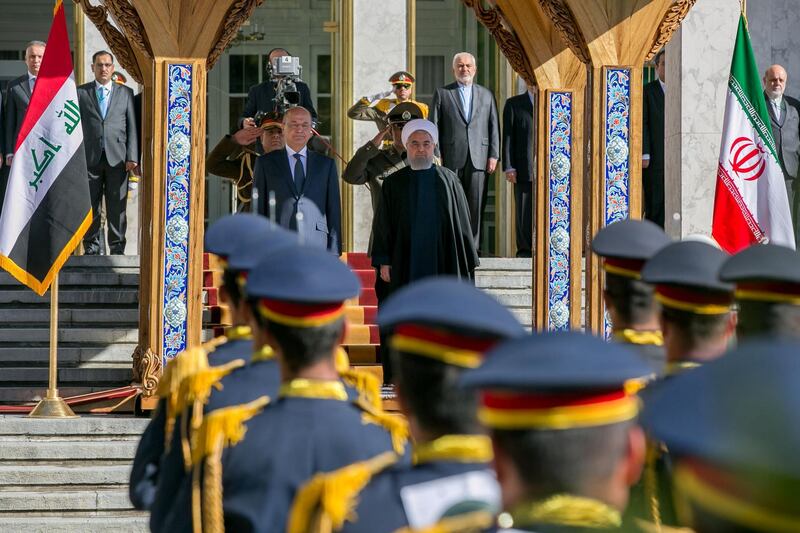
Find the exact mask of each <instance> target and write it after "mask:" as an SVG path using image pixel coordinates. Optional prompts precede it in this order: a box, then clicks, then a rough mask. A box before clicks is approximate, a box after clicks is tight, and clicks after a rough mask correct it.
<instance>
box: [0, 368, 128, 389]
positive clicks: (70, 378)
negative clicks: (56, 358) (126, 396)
mask: <svg viewBox="0 0 800 533" xmlns="http://www.w3.org/2000/svg"><path fill="white" fill-rule="evenodd" d="M131 367H132V365H131V363H125V364H122V365H118V366H115V367H112V366H100V367H97V368H93V367H87V366H82V367H80V368H59V369H58V382H59V383H60V384H69V383H93V384H95V385H100V384H104V383H105V384H109V385H127V384H128V383H130V382H131V379H133V371H132V368H131ZM48 372H49V369H48V368H47V367H42V368H13V367H12V368H3V369H2V371H0V376H2V382H4V383H15V384H22V383H28V384H34V383H40V384H43V385H46V384H47V380H48V375H49V374H48Z"/></svg>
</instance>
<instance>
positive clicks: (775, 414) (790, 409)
mask: <svg viewBox="0 0 800 533" xmlns="http://www.w3.org/2000/svg"><path fill="white" fill-rule="evenodd" d="M798 354H800V343H798V341H797V340H796V339H777V340H776V339H771V340H766V339H765V340H757V341H750V342H748V343H743V344H742V345H740V346H739V347H737V348H736V349H735V350H733V351H731V352H729V353H728V354H726V355H725V356H724V357H723V358H721V359H719V360H717V361H712V362H711V363H708V364H707V365H704V366H702V367H701V368H698V369H696V370H692V371H691V372H684V373H681V374H680V375H677V376H675V377H673V378H671V379H669V380H667V381H665V382H664V383H663V384H662V386H661V387H660V388H659V391H658V394H654V395H652V396H647V397H645V406H644V410H643V411H642V416H641V423H642V425H643V427H644V428H645V429H646V430H647V432H648V434H652V435H654V436H655V437H656V438H658V439H660V440H662V441H663V442H665V443H666V445H667V446H668V447H669V450H670V456H671V457H672V464H673V482H674V484H675V487H676V490H675V497H676V498H677V499H678V501H679V502H680V505H678V506H677V508H678V511H679V514H680V518H681V524H682V525H684V526H687V527H691V528H692V530H693V531H697V532H698V533H711V532H713V533H725V532H730V533H734V532H736V533H740V532H745V531H765V532H766V531H769V532H776V531H787V532H788V531H800V500H798V498H797V494H798V493H799V492H800V456H799V455H798V453H797V450H798V449H800V426H798V424H797V413H798V410H800V393H798V388H797V383H798V382H800V365H798V359H797V357H798Z"/></svg>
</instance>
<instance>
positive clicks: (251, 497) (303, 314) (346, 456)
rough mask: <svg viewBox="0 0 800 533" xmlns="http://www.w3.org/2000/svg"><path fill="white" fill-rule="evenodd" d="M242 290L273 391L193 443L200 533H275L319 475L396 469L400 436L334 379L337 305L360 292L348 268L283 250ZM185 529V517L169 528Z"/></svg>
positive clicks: (325, 257)
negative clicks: (376, 460)
mask: <svg viewBox="0 0 800 533" xmlns="http://www.w3.org/2000/svg"><path fill="white" fill-rule="evenodd" d="M245 290H246V292H247V295H248V298H249V299H250V305H251V314H252V316H253V323H254V324H255V325H257V330H256V334H255V337H256V344H257V345H259V346H260V345H261V344H264V343H267V344H269V345H270V346H272V348H273V349H274V351H275V354H276V357H277V360H278V363H279V366H280V373H281V385H280V387H279V390H278V394H277V396H276V397H275V398H272V399H271V402H270V404H269V405H268V406H266V407H264V403H265V401H266V400H263V399H261V400H256V401H255V402H250V403H249V404H245V405H244V406H233V407H228V408H226V409H228V410H229V413H230V417H231V418H230V419H229V420H228V419H226V416H225V415H224V414H223V416H221V417H220V420H219V423H218V424H216V425H215V426H214V427H211V428H210V430H209V431H208V432H206V436H205V437H202V438H201V441H205V443H206V444H205V446H206V449H205V450H202V447H203V445H202V444H201V453H202V454H204V455H205V456H206V460H204V461H202V463H201V464H200V466H199V470H200V476H199V478H198V482H197V484H196V485H195V486H193V487H192V493H193V494H192V498H193V499H194V500H195V501H197V500H198V499H201V500H202V502H203V506H202V513H199V514H200V516H201V517H202V522H203V530H204V531H205V530H209V528H211V530H214V529H213V528H214V527H216V526H217V525H222V524H224V527H225V529H226V530H227V531H263V532H281V533H282V532H284V531H285V528H286V520H287V515H288V512H289V507H290V505H291V503H292V500H293V498H294V493H295V491H296V490H297V488H298V487H300V486H302V484H303V483H305V482H306V481H307V480H308V479H310V478H311V477H312V476H313V475H314V474H316V473H318V472H325V471H332V470H335V469H338V468H341V467H343V466H345V465H348V464H351V463H354V462H357V461H362V460H364V459H367V458H372V457H375V456H378V455H380V454H384V455H382V456H381V457H382V458H383V459H382V460H386V461H393V460H395V457H396V452H400V453H402V452H403V451H404V445H405V439H406V438H407V431H408V430H407V427H406V426H405V424H404V423H403V421H402V420H400V419H399V418H397V417H391V416H389V415H386V414H384V413H383V412H382V411H379V410H377V409H375V407H374V405H372V404H370V403H369V402H367V401H365V400H364V399H363V398H362V397H356V398H354V397H353V395H351V394H349V393H348V391H347V389H346V387H345V383H344V382H343V381H342V379H341V378H340V376H339V374H338V373H337V369H336V363H335V361H334V358H335V354H336V351H337V348H338V345H339V343H340V342H341V340H342V338H343V337H344V331H345V318H344V311H345V303H346V301H347V300H349V299H351V298H353V297H355V296H357V295H358V294H359V292H360V290H361V287H360V283H359V281H358V278H357V277H356V276H355V274H354V273H353V272H352V271H351V270H350V269H349V267H348V266H347V265H345V264H344V263H343V262H341V261H340V260H339V259H338V258H336V257H334V256H332V255H331V254H330V253H329V252H327V251H325V250H323V249H317V248H314V247H309V246H295V247H291V248H286V249H283V250H280V251H278V252H277V253H275V254H274V255H272V256H271V257H270V258H269V259H268V260H265V261H262V262H261V263H259V264H258V265H257V266H256V267H255V268H253V269H252V270H251V272H250V274H249V276H248V279H247V284H246V289H245ZM261 409H263V410H261ZM221 411H223V412H224V411H225V409H223V410H221ZM245 431H246V435H245ZM220 443H223V444H227V445H228V446H227V447H224V448H223V447H222V446H221V445H220ZM208 445H211V448H210V449H208V448H207V446H208ZM223 466H224V468H223ZM201 488H202V489H201ZM198 493H202V496H200V495H199V494H198ZM190 530H191V519H190V517H188V516H186V517H184V520H183V521H182V522H181V523H180V524H178V525H176V526H175V527H174V529H173V531H190Z"/></svg>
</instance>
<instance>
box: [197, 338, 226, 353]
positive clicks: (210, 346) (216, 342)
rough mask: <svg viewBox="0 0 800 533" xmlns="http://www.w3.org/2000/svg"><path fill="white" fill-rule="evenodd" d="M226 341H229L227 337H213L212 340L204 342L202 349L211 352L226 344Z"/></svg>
mask: <svg viewBox="0 0 800 533" xmlns="http://www.w3.org/2000/svg"><path fill="white" fill-rule="evenodd" d="M228 340H229V339H228V337H226V336H225V335H220V336H219V337H214V338H213V339H210V340H207V341H206V342H204V343H203V348H204V349H205V350H206V352H213V351H214V350H216V349H217V348H219V347H220V346H222V345H223V344H225V343H226V342H228Z"/></svg>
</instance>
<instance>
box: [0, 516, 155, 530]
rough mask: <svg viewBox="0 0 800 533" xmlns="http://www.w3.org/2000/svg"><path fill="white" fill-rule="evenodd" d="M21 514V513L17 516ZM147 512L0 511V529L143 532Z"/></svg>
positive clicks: (146, 520) (146, 527) (147, 519)
mask: <svg viewBox="0 0 800 533" xmlns="http://www.w3.org/2000/svg"><path fill="white" fill-rule="evenodd" d="M20 515H21V516H20ZM148 521H149V515H148V514H147V513H140V512H132V511H131V512H129V513H128V514H125V513H124V512H114V513H113V514H111V513H91V514H88V513H87V514H85V515H83V516H63V513H58V515H56V516H42V515H41V512H39V513H37V514H36V516H25V514H24V513H14V514H13V515H11V516H8V515H6V516H4V515H2V514H0V531H3V532H4V533H75V532H76V531H80V532H81V533H107V532H109V531H114V532H115V533H145V532H147V531H149V525H148V524H149V522H148Z"/></svg>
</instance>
